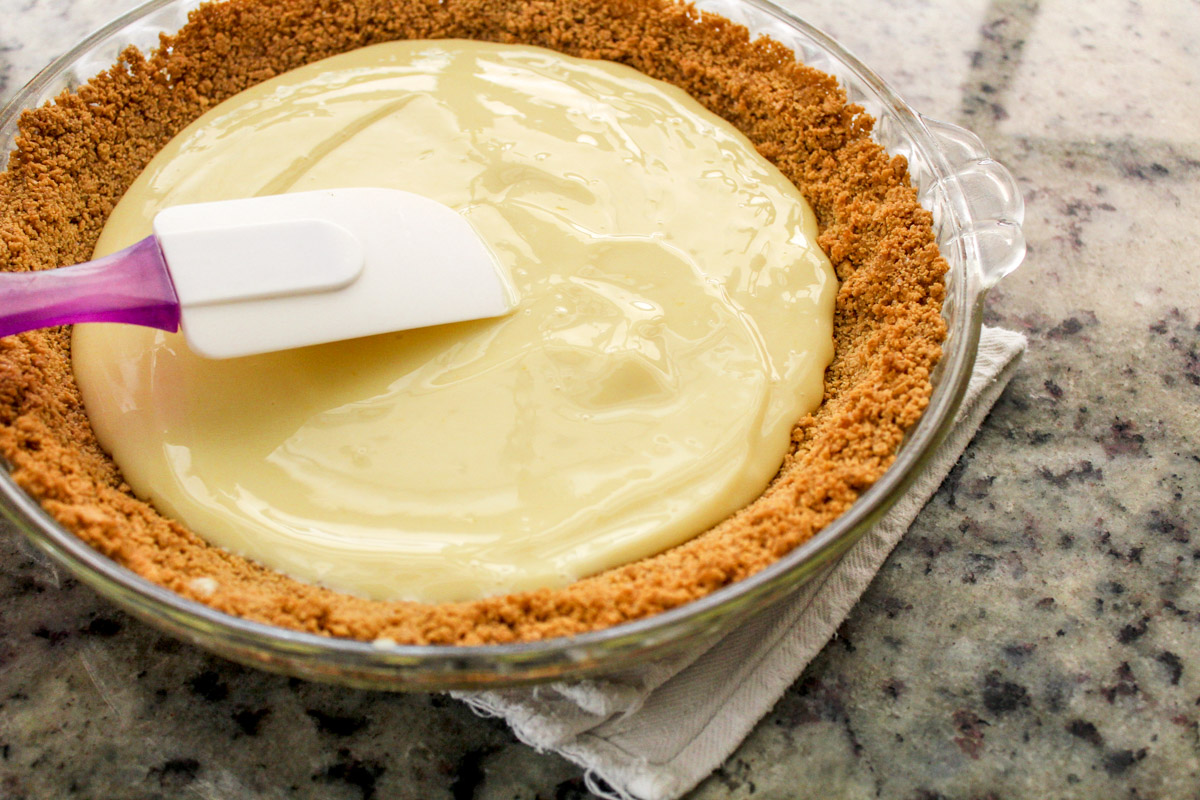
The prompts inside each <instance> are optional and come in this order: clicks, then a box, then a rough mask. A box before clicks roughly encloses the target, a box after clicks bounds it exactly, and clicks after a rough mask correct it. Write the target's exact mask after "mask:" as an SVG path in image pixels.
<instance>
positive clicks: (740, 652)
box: [455, 328, 1026, 800]
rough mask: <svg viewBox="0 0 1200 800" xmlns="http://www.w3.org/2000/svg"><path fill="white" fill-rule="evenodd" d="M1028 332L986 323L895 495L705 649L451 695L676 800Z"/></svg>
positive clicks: (730, 747)
mask: <svg viewBox="0 0 1200 800" xmlns="http://www.w3.org/2000/svg"><path fill="white" fill-rule="evenodd" d="M1025 344H1026V342H1025V337H1024V336H1022V335H1021V334H1019V333H1013V332H1011V331H1006V330H1002V329H998V328H984V330H983V335H982V337H981V340H980V343H979V355H978V357H977V359H976V362H975V369H974V371H973V373H972V375H971V382H970V386H969V388H968V389H967V395H966V398H965V399H964V401H963V405H962V408H961V409H960V410H959V413H958V418H957V420H956V423H955V426H954V428H953V430H952V431H951V432H950V435H949V436H947V437H946V441H945V442H943V443H942V445H941V447H940V448H939V449H938V452H937V453H936V454H935V456H934V457H933V458H932V459H931V460H930V461H929V463H928V464H927V465H926V466H925V468H924V469H923V470H922V472H921V474H920V475H919V476H918V477H917V479H916V481H915V483H914V484H913V485H912V487H911V488H910V489H909V490H908V492H907V493H906V494H905V496H904V497H903V498H901V499H900V500H899V501H898V502H897V503H896V505H895V506H893V507H892V509H891V510H890V511H889V512H888V513H887V515H886V516H885V517H883V519H881V520H880V521H879V522H878V523H877V524H876V525H875V526H874V527H873V528H871V530H870V531H868V532H867V533H866V534H865V535H864V536H863V538H862V539H860V540H859V541H858V542H857V543H856V544H855V545H854V546H853V547H852V548H851V549H850V550H849V551H847V552H846V554H845V555H844V556H842V557H841V558H840V559H839V560H838V561H836V562H834V563H833V564H831V565H830V566H828V567H826V568H825V569H824V570H823V571H822V573H820V574H819V575H817V576H816V577H814V578H813V579H812V580H811V581H809V582H808V583H807V584H805V585H804V587H803V588H801V589H800V590H799V591H798V592H797V593H796V594H795V595H793V596H792V597H790V598H788V599H787V600H785V601H784V602H781V603H778V604H776V605H775V606H774V607H772V608H770V609H769V610H767V611H766V612H764V613H762V614H760V615H758V616H756V617H754V618H753V619H751V620H749V621H748V622H746V623H744V624H742V625H741V626H739V627H738V628H737V629H736V630H734V631H732V632H731V633H729V634H728V635H726V636H725V637H724V638H722V639H720V640H719V641H717V642H716V643H715V644H712V645H710V646H708V647H706V648H704V649H701V650H698V651H693V652H684V653H680V654H677V655H675V656H672V657H671V658H669V659H666V660H661V661H656V662H654V663H651V664H647V665H644V666H640V667H638V668H636V669H633V670H628V671H626V672H623V673H620V674H617V675H611V676H606V677H604V678H594V679H590V680H581V681H573V682H560V683H553V684H547V685H545V686H536V687H533V688H522V689H509V690H500V691H490V692H475V693H470V692H460V693H456V695H455V696H456V697H458V698H459V699H461V700H463V701H464V702H466V703H467V704H468V705H469V706H470V707H471V708H472V709H474V710H475V711H476V712H478V713H480V714H483V715H487V716H499V717H503V718H504V719H505V720H506V721H507V722H508V724H509V725H510V726H511V728H512V730H513V732H514V733H515V734H516V735H517V737H518V738H519V739H521V741H523V742H525V743H527V744H529V745H531V746H533V747H535V748H537V749H538V750H553V751H554V752H557V753H560V754H561V755H563V756H565V757H566V758H568V759H570V760H571V761H574V762H575V763H577V764H579V765H581V766H583V767H584V768H585V769H586V773H585V779H586V781H587V785H588V788H589V789H591V790H592V791H593V792H594V793H596V794H598V795H600V796H603V797H614V798H622V799H623V800H627V799H629V798H640V800H674V798H677V797H679V796H680V795H682V794H684V793H685V792H687V791H688V790H689V789H691V788H692V787H694V786H695V785H696V784H697V783H699V782H700V781H701V780H703V779H704V778H705V777H706V776H707V775H708V774H709V773H711V772H712V771H713V770H714V769H716V768H717V767H718V766H720V765H721V763H722V762H723V761H724V760H725V759H726V758H728V756H729V755H730V754H731V753H732V752H733V751H734V749H736V748H737V746H738V744H740V743H741V741H742V740H743V739H744V738H745V737H746V735H747V734H748V733H749V732H750V730H751V729H752V728H753V727H754V726H755V724H756V723H757V722H758V721H759V720H760V719H761V718H762V717H763V716H764V715H765V714H766V713H767V712H768V711H770V710H771V707H772V706H774V705H775V703H776V701H778V700H779V698H780V697H781V696H782V695H783V693H784V691H786V689H787V688H788V686H790V685H791V684H792V683H793V682H795V680H796V679H797V678H798V677H799V676H800V673H801V672H802V671H803V670H804V667H805V666H806V665H807V664H808V662H809V661H811V660H812V659H813V657H814V656H816V654H817V653H818V652H820V650H821V648H822V647H824V646H825V643H826V642H827V641H829V638H830V637H831V636H833V634H834V632H835V631H836V630H837V628H838V626H839V625H840V624H841V622H842V620H843V619H845V617H846V614H848V613H849V611H850V609H851V608H852V607H853V606H854V604H855V603H856V602H857V601H858V598H859V597H860V596H861V595H862V593H863V591H864V590H865V589H866V588H867V585H868V584H869V583H870V582H871V579H872V578H873V577H874V576H875V573H876V572H878V570H879V568H880V566H881V565H882V564H883V561H884V559H885V558H887V555H888V553H890V552H891V551H892V548H893V547H895V546H896V543H897V542H899V541H900V538H901V537H902V536H903V535H904V532H905V531H906V530H907V529H908V527H909V525H911V524H912V521H913V519H915V518H916V516H917V513H918V512H919V511H920V510H921V508H922V507H923V506H924V505H925V503H926V502H927V501H928V500H929V498H930V497H932V496H933V493H934V492H935V491H937V488H938V486H939V485H941V482H942V480H943V479H944V478H945V477H946V474H947V473H948V472H949V471H950V468H951V467H953V466H954V464H955V462H957V461H958V458H959V456H960V455H962V452H963V450H964V449H966V446H967V443H968V442H970V441H971V438H972V437H973V436H974V435H975V431H976V430H977V429H978V428H979V425H980V424H981V423H982V422H983V420H984V418H985V417H986V416H987V414H988V412H989V411H990V410H991V408H992V405H993V404H994V403H995V402H996V399H997V398H998V397H999V396H1000V392H1001V391H1002V390H1003V389H1004V387H1005V386H1006V385H1007V384H1008V382H1009V380H1010V379H1011V378H1012V374H1013V372H1014V371H1015V368H1016V364H1017V362H1018V361H1019V358H1020V355H1021V353H1023V352H1024V350H1025Z"/></svg>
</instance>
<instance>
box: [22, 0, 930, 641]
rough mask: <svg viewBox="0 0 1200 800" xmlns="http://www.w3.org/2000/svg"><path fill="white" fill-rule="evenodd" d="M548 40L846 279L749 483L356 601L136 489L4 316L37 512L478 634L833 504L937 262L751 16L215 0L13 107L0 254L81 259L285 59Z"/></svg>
mask: <svg viewBox="0 0 1200 800" xmlns="http://www.w3.org/2000/svg"><path fill="white" fill-rule="evenodd" d="M452 37H453V38H472V39H482V40H488V41H496V42H513V43H526V44H533V45H539V46H543V47H549V48H553V49H556V50H560V51H562V52H565V53H568V54H571V55H576V56H582V57H585V58H603V59H608V60H612V61H618V62H621V63H624V64H628V65H629V66H632V67H635V68H637V69H639V70H641V71H643V72H645V73H647V74H649V75H651V76H652V77H655V78H659V79H661V80H665V81H668V82H670V83H673V84H676V85H678V86H680V87H681V88H683V89H684V90H686V91H688V92H689V93H690V94H691V95H692V96H694V97H695V98H697V99H698V100H699V101H700V102H701V103H703V104H704V105H705V106H707V107H708V108H709V109H710V110H711V111H713V112H714V113H716V114H719V115H720V116H722V117H724V118H725V119H727V120H729V121H730V122H731V123H732V124H734V125H735V126H736V127H738V128H739V129H740V130H741V131H742V132H743V133H745V134H746V136H748V137H749V138H750V140H751V141H752V142H753V143H754V144H755V146H756V147H757V148H758V149H759V151H760V152H762V153H763V155H765V156H766V157H767V158H768V159H770V160H771V161H772V162H773V163H775V164H776V165H777V166H778V167H779V169H780V170H781V171H782V172H783V173H784V174H785V175H787V176H788V178H789V179H791V180H792V181H793V182H794V183H795V184H796V185H797V186H798V187H799V188H800V189H801V191H803V193H804V194H805V196H806V197H807V198H808V200H809V202H810V203H811V204H812V206H813V209H814V210H815V212H816V214H817V218H818V221H819V223H820V226H821V230H822V234H821V237H820V244H821V246H822V247H823V248H824V249H825V251H826V252H827V253H828V254H829V256H830V259H831V260H832V262H833V264H834V267H835V269H836V270H837V274H838V279H839V280H840V281H841V288H840V291H839V294H838V299H837V310H836V313H835V320H834V331H835V357H834V361H833V363H832V364H831V365H830V367H829V369H828V370H827V372H826V376H825V377H826V396H825V402H824V404H823V405H822V406H821V408H820V409H819V410H818V411H816V412H815V413H814V414H811V415H809V416H807V417H805V418H804V419H802V420H800V421H799V422H798V423H797V425H796V427H795V429H794V431H793V437H792V438H793V444H794V447H793V450H792V452H791V454H790V455H789V456H788V458H787V460H786V461H785V463H784V466H783V468H782V469H781V471H780V473H779V475H778V477H777V478H776V479H775V481H774V482H773V483H772V484H771V486H770V487H769V488H768V489H767V490H766V491H765V492H764V493H763V495H762V496H761V497H760V498H759V499H758V500H756V501H755V502H753V503H751V504H750V505H749V506H747V507H746V508H744V509H743V510H741V511H740V512H738V513H737V514H735V515H734V516H732V517H730V518H729V519H728V520H726V521H725V522H723V523H721V524H720V525H718V526H716V527H714V528H713V529H711V530H709V531H706V532H704V533H702V534H701V535H699V536H697V537H696V538H694V539H692V540H691V541H689V542H687V543H685V544H683V545H680V546H678V547H676V548H674V549H672V550H669V551H667V552H665V553H662V554H660V555H658V556H654V557H652V558H648V559H644V560H642V561H638V562H635V563H632V564H628V565H626V566H623V567H619V568H616V569H612V570H609V571H607V572H604V573H601V574H599V575H596V576H593V577H590V578H587V579H585V580H581V581H578V582H577V583H575V584H572V585H571V586H568V587H566V588H564V589H559V590H553V591H551V590H542V591H535V592H525V593H520V594H512V595H505V596H500V597H492V598H487V599H484V600H478V601H473V602H465V603H453V604H441V605H426V604H418V603H404V602H392V603H382V602H372V601H367V600H363V599H360V598H356V597H351V596H348V595H344V594H339V593H336V592H333V591H330V590H327V589H323V588H320V587H316V586H311V585H308V584H304V583H300V582H298V581H295V580H292V579H290V578H287V577H285V576H283V575H280V574H278V573H275V572H272V571H270V570H267V569H265V568H263V567H261V566H259V565H257V564H255V563H252V562H250V561H247V560H246V559H243V558H240V557H237V556H235V555H232V554H230V553H227V552H225V551H223V550H220V549H218V548H215V547H212V546H209V545H208V544H206V543H205V542H204V541H203V540H202V539H200V538H199V537H198V536H196V535H195V534H194V533H192V532H191V531H189V530H188V529H187V528H185V527H184V526H182V525H181V524H179V523H178V522H176V521H174V520H171V519H168V518H166V517H164V516H162V515H161V514H159V513H158V512H157V511H156V510H155V509H154V508H152V507H151V506H149V505H148V504H146V503H143V502H142V501H140V500H138V499H136V498H135V497H134V496H132V494H131V492H130V490H129V487H128V486H127V485H125V484H124V482H123V481H122V479H121V476H120V473H119V471H118V470H117V468H116V467H115V465H114V464H113V463H112V461H111V460H110V459H109V458H108V457H107V456H106V455H105V454H104V452H103V451H102V450H101V449H100V447H99V445H98V444H97V443H96V440H95V437H94V435H93V433H92V430H91V427H90V425H89V423H88V420H87V416H86V413H85V412H84V409H83V405H82V402H81V400H80V398H79V393H78V389H77V388H76V386H75V383H74V379H73V377H72V374H71V363H70V335H69V331H68V330H67V329H63V328H59V329H51V330H47V331H40V332H35V333H28V334H23V335H20V336H15V337H9V338H6V339H0V455H2V456H3V458H4V459H5V460H7V461H8V462H9V464H10V465H11V466H12V470H13V477H14V478H15V480H16V481H17V482H18V483H19V484H20V485H21V487H22V488H24V489H25V490H26V491H28V492H29V493H30V494H32V495H33V496H35V497H37V498H38V499H39V500H40V502H41V503H42V505H43V507H44V508H45V509H46V510H47V511H48V512H49V513H50V514H51V515H52V516H54V518H55V519H57V520H58V521H59V522H61V523H62V524H63V525H64V526H65V527H67V528H68V529H69V530H71V531H73V532H74V533H75V534H76V535H78V536H79V537H80V538H81V539H83V540H84V541H85V542H87V543H88V544H89V545H91V546H92V547H94V548H96V549H97V550H98V551H100V552H101V553H103V554H105V555H107V556H109V557H110V558H112V559H114V560H116V561H117V562H119V563H121V564H123V565H125V566H127V567H128V568H130V569H132V570H133V571H135V572H137V573H138V574H140V575H142V576H144V577H146V578H148V579H150V580H152V581H155V582H157V583H159V584H161V585H163V586H166V587H167V588H169V589H171V590H173V591H175V592H178V593H179V594H182V595H184V596H187V597H189V598H192V599H194V600H197V601H200V602H203V603H206V604H208V605H210V606H212V607H213V608H216V609H219V610H221V611H225V612H228V613H231V614H236V615H239V616H242V617H246V618H249V619H253V620H258V621H261V622H266V623H270V624H275V625H280V626H284V627H288V628H293V629H297V630H303V631H310V632H313V633H319V634H325V635H331V636H346V637H353V638H358V639H366V640H371V639H376V638H388V639H393V640H395V641H397V642H401V643H415V644H426V643H438V644H482V643H501V642H512V641H519V640H535V639H544V638H549V637H554V636H566V635H573V634H578V633H582V632H585V631H589V630H594V629H598V628H603V627H608V626H611V625H614V624H617V623H620V622H624V621H628V620H633V619H639V618H642V617H646V616H649V615H652V614H656V613H659V612H662V611H665V610H668V609H671V608H674V607H677V606H679V605H682V604H684V603H687V602H689V601H691V600H694V599H697V598H699V597H702V596H704V595H706V594H709V593H711V592H713V591H715V590H717V589H719V588H721V587H723V586H726V585H728V584H730V583H732V582H734V581H738V580H741V579H743V578H745V577H747V576H749V575H751V574H753V573H755V572H757V571H759V570H761V569H762V568H763V567H765V566H767V565H768V564H771V563H772V562H774V561H775V560H777V559H778V558H779V557H780V556H782V555H784V554H786V553H787V552H789V551H791V550H792V549H794V548H795V547H796V546H798V545H799V544H801V543H802V542H804V541H806V540H808V539H809V538H811V537H812V536H813V535H814V534H815V533H816V532H817V531H819V530H821V528H823V527H824V526H825V525H828V524H829V523H830V522H832V521H833V520H834V519H835V518H836V517H837V516H838V515H840V514H841V513H843V512H844V511H845V510H846V509H848V508H849V507H850V505H851V504H852V503H853V502H854V501H855V499H856V498H857V497H858V496H859V494H861V492H862V491H864V490H865V489H866V488H867V487H868V486H870V485H871V484H872V483H873V482H874V481H875V480H876V479H878V478H879V476H880V475H882V474H883V472H884V470H885V469H887V467H888V465H889V464H890V463H891V462H892V460H893V459H894V456H895V452H896V449H897V447H898V446H899V444H900V441H901V438H902V436H903V434H904V431H905V430H906V429H907V428H908V427H910V426H911V425H912V424H914V423H915V422H916V420H917V419H918V417H919V416H920V414H921V412H922V411H923V410H924V408H925V406H926V405H927V403H928V399H929V395H930V384H929V375H930V372H931V370H932V369H933V366H934V364H935V363H936V361H937V358H938V356H939V355H940V342H941V341H942V339H943V337H944V335H945V327H944V323H943V321H942V319H941V316H940V309H941V304H942V298H943V291H944V283H943V276H944V273H945V269H946V265H945V262H944V261H943V260H942V259H941V257H940V256H939V255H938V251H937V247H936V244H935V242H934V236H933V232H932V226H931V218H930V216H929V214H928V212H926V211H925V210H924V209H922V208H921V207H920V206H919V204H918V203H917V201H916V195H915V192H914V191H913V189H912V188H911V186H910V185H909V181H908V176H907V171H906V165H905V162H904V160H903V159H902V158H899V157H896V158H892V157H890V156H888V155H887V154H886V153H885V152H884V151H883V150H882V149H881V148H880V147H879V146H878V145H876V144H874V143H872V142H871V141H870V139H869V138H868V137H869V133H870V128H871V119H870V118H869V117H868V116H866V115H865V114H863V113H862V111H861V109H859V108H857V107H855V106H853V105H849V104H848V103H847V101H846V98H845V95H844V94H843V93H842V92H841V90H840V89H839V88H838V86H837V84H836V82H835V81H834V80H833V79H832V78H831V77H829V76H827V75H825V74H823V73H820V72H818V71H816V70H812V69H809V68H807V67H804V66H802V65H798V64H796V63H794V60H793V55H792V53H791V52H790V51H789V50H787V49H785V48H783V47H782V46H780V45H778V44H777V43H774V42H772V41H770V40H766V39H758V40H753V41H752V40H751V38H750V36H749V35H748V33H747V32H746V30H745V29H744V28H742V27H739V26H736V25H733V24H732V23H730V22H728V21H727V20H723V19H721V18H718V17H713V16H710V15H705V14H701V13H700V12H698V11H696V10H695V9H693V8H691V7H688V6H683V5H675V4H672V3H670V2H667V1H666V0H638V1H637V2H635V1H634V0H526V1H525V2H519V3H513V2H508V1H506V0H448V1H447V2H444V3H438V2H436V1H435V0H429V2H422V0H357V1H356V2H332V0H331V1H329V2H321V1H320V0H229V2H224V3H219V4H210V5H205V6H202V7H201V8H199V9H198V10H196V11H194V12H193V13H192V15H191V17H190V20H189V23H188V24H187V25H186V26H185V27H184V28H183V29H182V30H180V31H179V32H178V33H177V34H174V35H169V36H164V37H163V38H162V40H161V45H160V47H159V48H158V49H157V50H155V51H153V52H152V53H149V54H143V53H141V52H139V51H137V50H134V49H129V50H126V51H125V52H124V53H123V54H122V55H121V57H120V60H119V61H118V63H117V64H115V65H114V66H113V67H112V68H111V69H110V70H108V71H107V72H105V73H103V74H101V75H98V76H96V77H95V78H93V79H92V80H90V81H88V82H87V83H86V84H84V85H83V86H81V87H79V88H78V89H77V90H75V91H74V92H71V93H64V94H62V95H60V96H59V97H58V98H57V99H56V101H55V102H54V103H53V104H51V105H47V106H45V107H43V108H40V109H37V110H35V111H28V112H26V113H25V114H24V115H23V117H22V119H21V123H20V136H19V138H18V140H17V148H16V150H15V151H14V152H13V153H12V155H11V157H10V160H9V165H8V169H7V171H6V172H4V173H3V174H0V268H2V269H4V270H9V271H21V270H37V269H48V268H52V267H55V266H58V265H61V264H70V263H76V262H79V261H84V260H86V259H87V258H88V257H89V256H90V253H91V251H92V248H93V246H94V245H95V242H96V239H97V237H98V236H99V234H100V230H101V228H102V227H103V225H104V221H105V219H106V218H107V216H108V214H109V213H110V212H111V210H112V208H113V206H114V205H115V204H116V202H117V200H118V199H119V198H120V197H121V195H122V193H123V192H124V191H125V189H126V188H127V187H128V186H129V184H130V183H132V181H133V180H134V178H136V177H137V175H138V173H139V172H140V171H141V170H142V168H143V167H144V166H145V165H146V164H147V163H148V162H149V160H150V158H151V157H152V156H153V155H154V153H155V152H157V151H158V149H159V148H161V147H162V146H163V145H164V144H165V143H166V142H167V141H168V140H169V139H170V138H171V137H172V136H173V135H174V134H175V133H176V132H178V131H179V130H181V129H182V128H183V127H184V126H186V125H187V124H188V123H190V122H191V121H192V120H194V119H195V118H196V117H198V116H199V115H200V114H202V113H203V112H204V111H205V110H207V109H208V108H210V107H211V106H213V105H215V104H216V103H219V102H220V101H222V100H224V99H226V98H227V97H229V96H231V95H233V94H235V93H237V92H238V91H241V90H242V89H245V88H246V87H248V86H251V85H253V84H255V83H257V82H260V81H262V80H265V79H267V78H270V77H272V76H274V75H277V74H279V73H282V72H285V71H287V70H289V69H292V68H295V67H297V66H301V65H303V64H306V63H309V62H311V61H314V60H317V59H320V58H324V57H327V56H331V55H334V54H336V53H340V52H344V51H346V50H349V49H351V48H355V47H361V46H365V45H368V44H374V43H377V42H383V41H389V40H393V39H398V38H452Z"/></svg>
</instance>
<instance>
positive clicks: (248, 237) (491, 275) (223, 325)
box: [0, 188, 516, 358]
mask: <svg viewBox="0 0 1200 800" xmlns="http://www.w3.org/2000/svg"><path fill="white" fill-rule="evenodd" d="M515 305H516V293H515V291H514V290H513V289H512V286H511V284H510V283H509V281H508V279H507V277H506V276H505V275H504V273H503V272H502V270H501V268H500V266H499V264H498V263H497V261H496V258H495V256H494V255H493V253H492V252H491V251H490V250H489V249H488V248H487V246H486V245H484V244H483V242H482V241H480V239H479V236H478V234H476V233H475V230H474V229H473V228H472V227H471V225H470V224H469V223H468V222H467V221H466V220H465V219H464V218H463V217H462V216H460V215H459V214H457V213H456V212H454V211H453V210H451V209H450V208H448V207H446V206H444V205H442V204H441V203H438V202H437V201H435V200H430V199H429V198H426V197H422V196H420V195H415V194H411V193H409V192H402V191H397V190H394V189H369V188H359V189H333V190H328V191H317V192H300V193H296V194H282V195H272V196H268V197H255V198H249V199H245V200H229V201H221V202H215V203H199V204H192V205H180V206H173V207H170V208H167V209H164V210H163V211H161V212H159V214H158V215H157V216H155V218H154V235H152V236H149V237H147V238H145V239H143V240H142V241H140V242H138V243H137V244H135V245H133V246H131V247H129V248H127V249H125V250H122V251H120V252H117V253H113V254H112V255H110V256H106V257H104V258H100V259H97V260H95V261H89V262H87V263H85V264H77V265H75V266H71V267H62V268H59V269H52V270H44V271H40V272H19V273H3V274H0V336H8V335H10V334H14V333H20V332H22V331H28V330H34V329H36V328H44V327H49V326H51V325H62V324H66V323H70V322H124V323H132V324H134V325H146V326H149V327H153V328H161V329H162V330H166V331H176V330H179V329H180V328H182V330H183V334H184V337H185V338H186V340H187V343H188V347H189V348H190V349H192V350H193V351H194V352H196V353H197V354H199V355H201V356H206V357H208V358H233V357H236V356H246V355H252V354H255V353H265V352H270V351H274V350H287V349H290V348H294V347H303V346H306V345H312V344H321V343H323V342H332V341H337V340H341V339H353V338H356V337H359V336H370V335H373V334H377V333H386V332H389V331H398V330H407V329H410V328H421V327H426V326H429V325H441V324H443V323H448V322H462V321H465V320H472V319H483V318H486V317H495V316H500V315H502V314H506V313H508V312H509V311H511V310H512V309H513V307H514V306H515Z"/></svg>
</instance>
